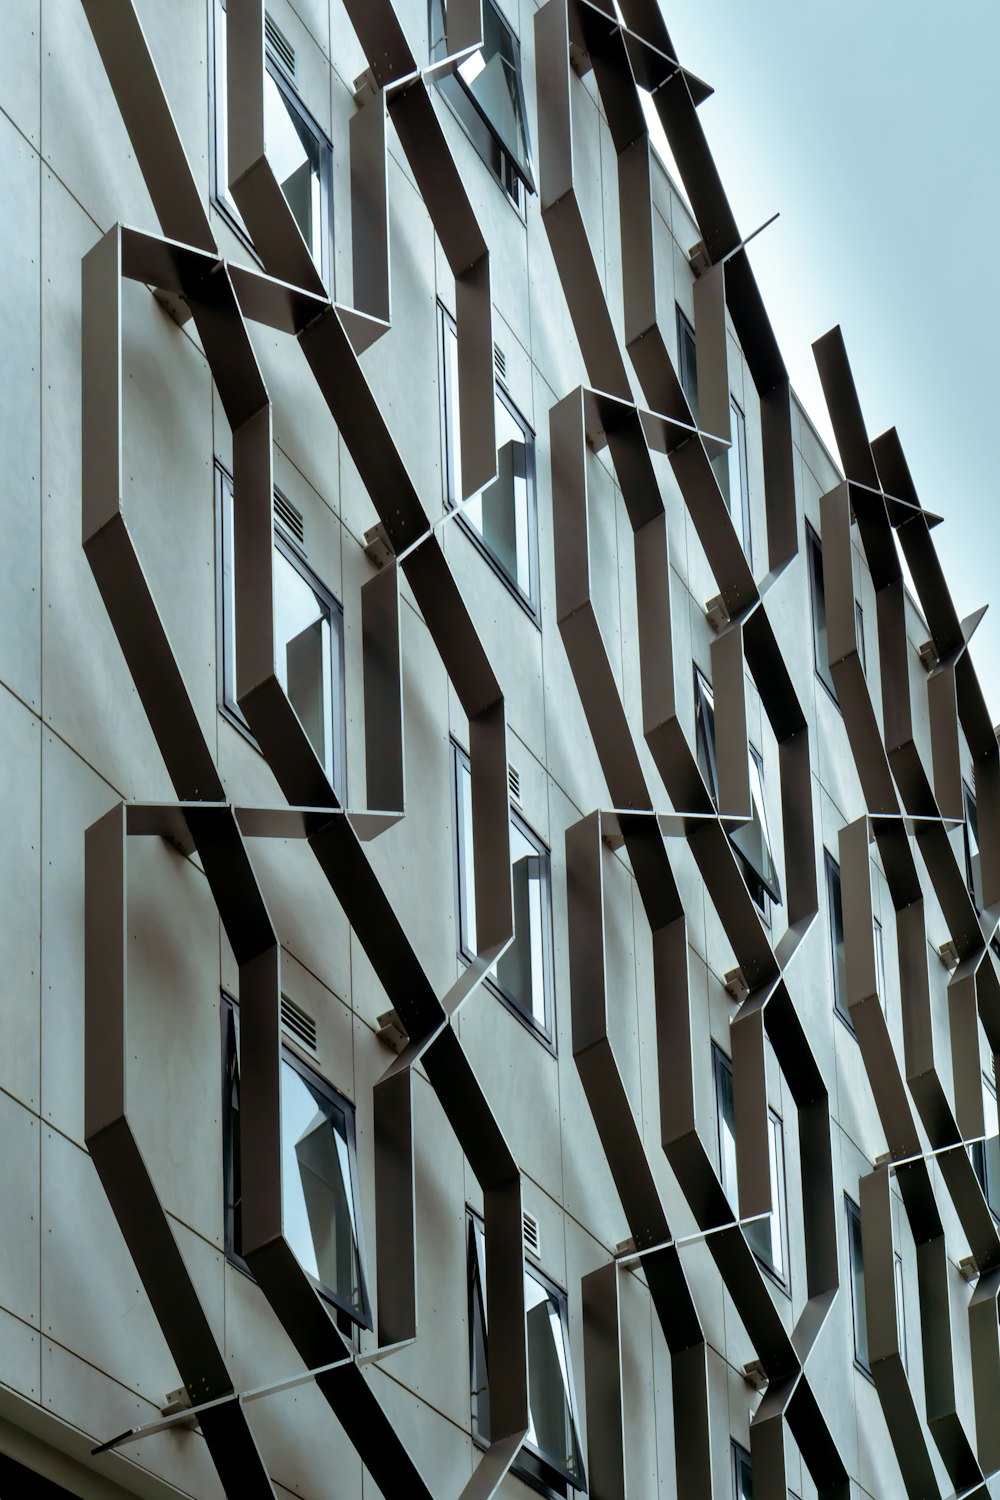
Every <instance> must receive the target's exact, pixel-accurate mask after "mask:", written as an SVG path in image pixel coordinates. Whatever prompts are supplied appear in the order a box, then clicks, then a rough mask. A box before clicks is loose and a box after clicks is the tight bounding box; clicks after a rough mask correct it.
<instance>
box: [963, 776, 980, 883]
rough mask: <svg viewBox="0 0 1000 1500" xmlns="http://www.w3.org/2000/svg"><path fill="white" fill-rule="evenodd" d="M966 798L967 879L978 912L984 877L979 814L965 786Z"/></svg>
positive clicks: (970, 793) (972, 797) (973, 799)
mask: <svg viewBox="0 0 1000 1500" xmlns="http://www.w3.org/2000/svg"><path fill="white" fill-rule="evenodd" d="M963 792H964V797H965V834H964V837H965V879H966V884H967V885H968V887H969V894H970V896H971V897H972V899H973V901H974V902H975V904H976V908H977V910H978V911H982V909H983V877H982V870H981V868H980V860H979V814H978V812H977V810H976V799H975V797H974V796H973V794H972V792H971V791H970V790H969V788H968V787H967V786H964V784H963Z"/></svg>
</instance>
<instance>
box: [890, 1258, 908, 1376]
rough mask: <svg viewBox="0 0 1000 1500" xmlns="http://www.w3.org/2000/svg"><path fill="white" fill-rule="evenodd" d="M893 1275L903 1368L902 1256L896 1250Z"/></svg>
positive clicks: (904, 1318)
mask: <svg viewBox="0 0 1000 1500" xmlns="http://www.w3.org/2000/svg"><path fill="white" fill-rule="evenodd" d="M893 1275H894V1278H895V1287H896V1330H897V1332H898V1334H899V1354H900V1358H901V1359H902V1361H903V1369H904V1370H905V1369H907V1368H908V1360H907V1357H906V1302H905V1301H904V1298H903V1257H902V1256H901V1255H900V1253H899V1251H898V1250H897V1251H896V1258H895V1261H894V1263H893Z"/></svg>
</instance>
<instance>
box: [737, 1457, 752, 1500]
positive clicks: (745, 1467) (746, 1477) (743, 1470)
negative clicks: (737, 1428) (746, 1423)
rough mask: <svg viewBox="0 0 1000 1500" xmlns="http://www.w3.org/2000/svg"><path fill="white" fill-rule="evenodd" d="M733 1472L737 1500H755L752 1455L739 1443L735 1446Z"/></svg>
mask: <svg viewBox="0 0 1000 1500" xmlns="http://www.w3.org/2000/svg"><path fill="white" fill-rule="evenodd" d="M733 1470H734V1477H735V1480H736V1500H753V1474H752V1472H751V1468H750V1455H749V1453H748V1452H747V1450H746V1449H745V1448H741V1447H740V1446H739V1444H738V1443H734V1444H733Z"/></svg>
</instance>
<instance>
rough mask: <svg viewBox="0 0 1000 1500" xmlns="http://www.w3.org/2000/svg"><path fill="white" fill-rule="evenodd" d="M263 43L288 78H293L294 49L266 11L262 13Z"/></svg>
mask: <svg viewBox="0 0 1000 1500" xmlns="http://www.w3.org/2000/svg"><path fill="white" fill-rule="evenodd" d="M264 41H265V43H266V45H267V50H268V52H269V53H270V55H271V57H272V58H273V59H274V61H275V62H276V63H277V64H278V66H279V67H281V68H284V70H285V72H286V73H287V74H288V76H289V78H294V77H295V48H294V47H293V46H292V44H291V42H290V41H289V40H288V38H287V36H286V35H285V33H284V32H283V31H282V30H281V27H280V26H276V25H275V23H274V22H273V21H272V20H271V17H270V16H269V15H268V14H267V12H266V11H265V13H264Z"/></svg>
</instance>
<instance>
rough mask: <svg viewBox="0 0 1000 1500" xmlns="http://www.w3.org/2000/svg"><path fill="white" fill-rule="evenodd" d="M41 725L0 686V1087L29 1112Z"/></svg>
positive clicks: (36, 971) (36, 973) (36, 1010)
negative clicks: (2, 797) (2, 802)
mask: <svg viewBox="0 0 1000 1500" xmlns="http://www.w3.org/2000/svg"><path fill="white" fill-rule="evenodd" d="M40 740H41V725H40V723H39V720H38V719H37V718H36V717H35V715H34V714H33V713H30V712H29V710H28V709H26V708H25V707H24V705H23V704H22V703H19V702H18V700H17V699H16V698H15V697H13V696H12V694H10V693H9V692H7V691H6V690H4V689H0V755H2V757H3V764H4V766H5V768H6V777H7V785H8V788H10V789H12V790H13V789H14V788H16V793H15V794H14V795H8V798H7V812H6V816H5V817H4V819H3V820H2V823H0V862H2V867H3V869H4V871H5V872H6V877H7V884H6V889H5V893H4V900H3V904H2V907H0V965H2V970H0V972H2V974H3V982H2V984H0V1030H2V1034H3V1037H4V1046H3V1048H2V1049H0V1087H3V1088H4V1089H7V1090H9V1092H10V1093H11V1094H13V1095H15V1096H16V1097H17V1098H18V1099H20V1100H22V1101H23V1102H24V1103H25V1104H28V1105H30V1106H31V1107H32V1108H33V1109H36V1110H37V1109H38V1105H39V1099H40V1088H41V1079H40V1052H41V1035H40V1026H41V1015H40V1009H41V925H42V924H41V878H42V869H41V865H42V856H41V832H42V829H41V745H40Z"/></svg>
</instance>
